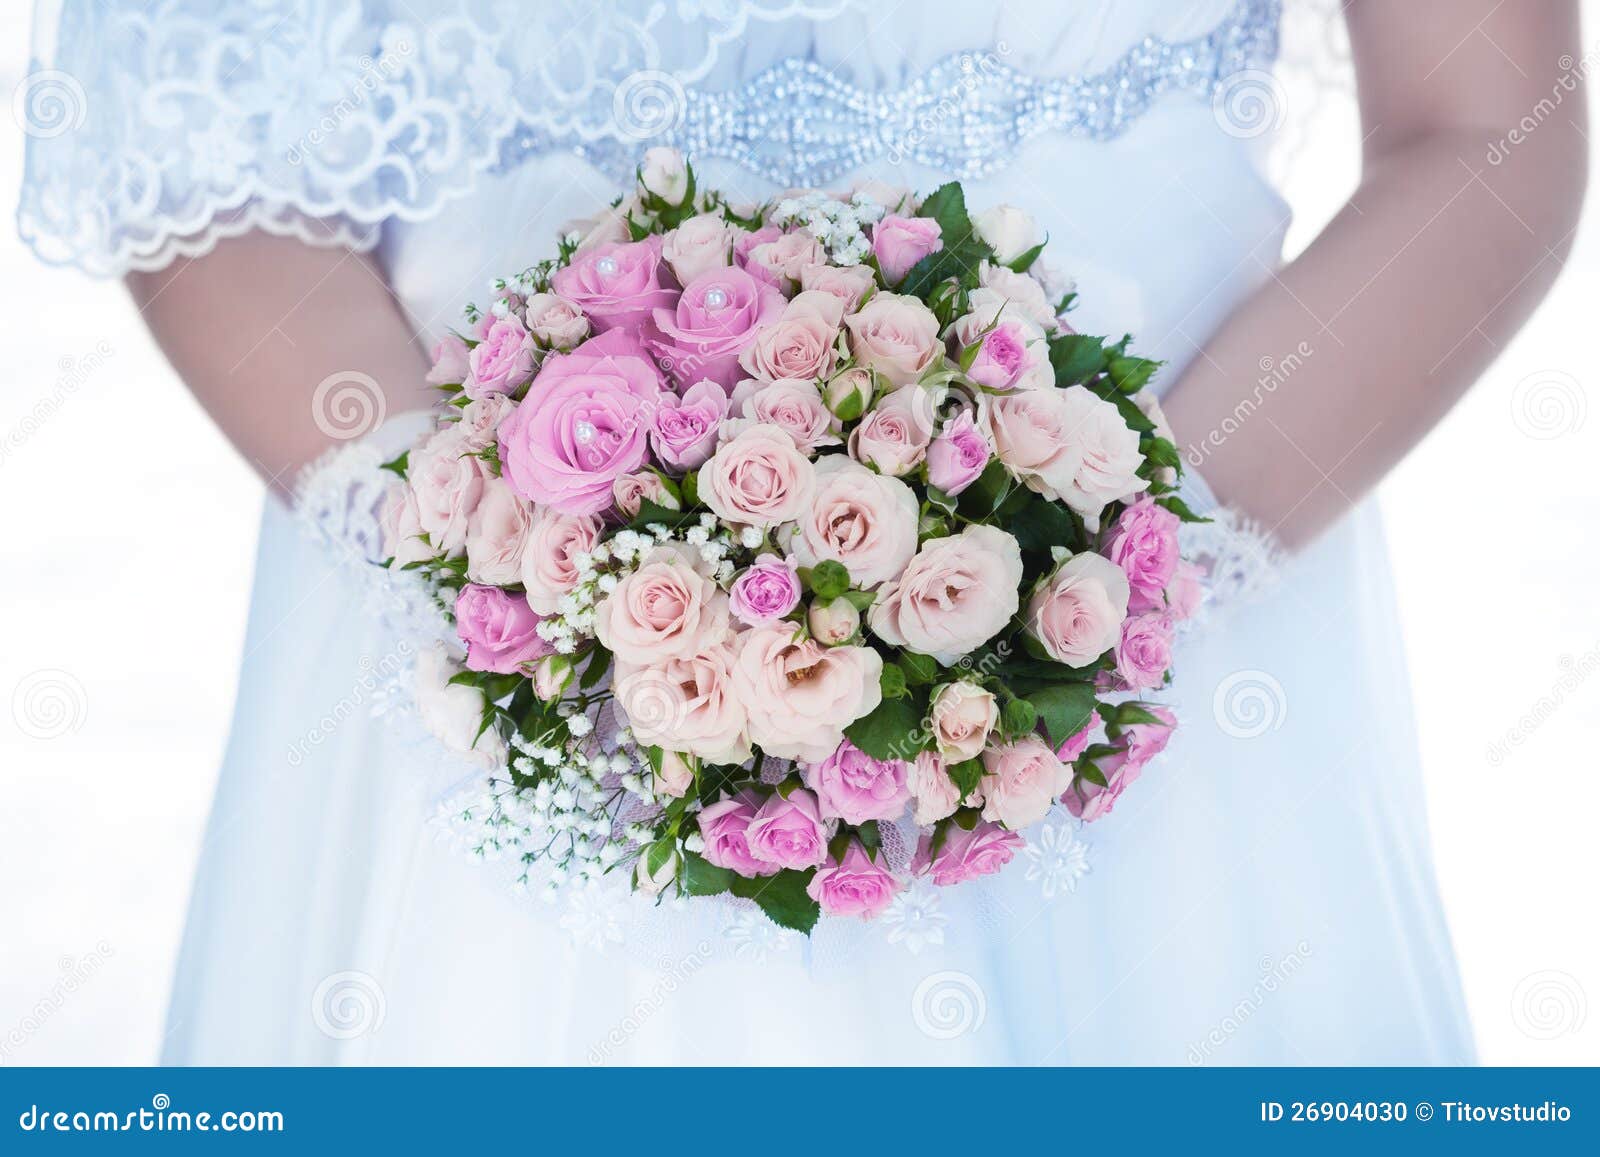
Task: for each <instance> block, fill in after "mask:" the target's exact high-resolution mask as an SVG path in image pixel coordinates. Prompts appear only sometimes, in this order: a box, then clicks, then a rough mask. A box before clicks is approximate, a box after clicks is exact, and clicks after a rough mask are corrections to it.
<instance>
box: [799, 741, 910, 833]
mask: <svg viewBox="0 0 1600 1157" xmlns="http://www.w3.org/2000/svg"><path fill="white" fill-rule="evenodd" d="M908 771H909V768H908V766H907V765H906V763H905V761H903V760H899V759H874V758H873V757H872V756H870V755H868V754H867V753H866V752H864V751H862V750H861V749H860V748H859V747H857V746H856V745H855V744H853V743H851V742H850V741H849V740H848V739H846V740H845V741H844V742H842V743H841V744H839V746H838V747H837V748H835V749H834V751H833V754H832V755H830V756H828V758H827V759H824V760H823V761H822V762H820V763H808V764H805V765H804V768H803V774H804V777H805V781H806V786H807V787H809V788H810V789H811V790H812V791H814V792H816V793H817V806H818V807H820V808H821V809H822V815H823V818H825V819H837V820H843V821H844V822H845V823H847V824H864V823H866V822H867V821H868V820H897V819H899V818H900V817H901V815H903V814H904V813H905V810H906V805H907V804H908V803H910V802H911V789H910V788H909V787H907V786H906V774H907V772H908Z"/></svg>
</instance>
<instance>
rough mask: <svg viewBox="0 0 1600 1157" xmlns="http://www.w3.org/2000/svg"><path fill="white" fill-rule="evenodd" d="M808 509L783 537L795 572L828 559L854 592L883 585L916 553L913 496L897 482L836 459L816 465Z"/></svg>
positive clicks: (841, 457)
mask: <svg viewBox="0 0 1600 1157" xmlns="http://www.w3.org/2000/svg"><path fill="white" fill-rule="evenodd" d="M816 479H817V485H816V490H815V492H814V493H813V495H812V498H811V505H810V506H808V507H807V508H806V509H805V511H804V512H803V513H802V514H801V516H800V519H799V521H798V522H796V524H795V527H794V530H793V531H792V532H791V533H790V534H789V536H788V542H787V546H788V549H789V551H790V553H791V554H793V556H794V558H795V560H796V561H798V562H799V563H800V565H801V566H816V565H817V564H818V563H819V562H823V561H824V560H828V559H831V560H833V561H834V562H836V563H839V564H840V565H841V566H843V567H844V568H845V569H846V570H847V571H849V572H850V580H851V581H852V582H853V583H854V584H855V585H856V586H858V587H862V588H871V587H875V586H877V585H878V584H879V583H885V582H888V581H889V580H890V579H893V578H896V577H898V576H899V574H900V572H901V571H903V570H905V568H906V564H907V563H909V562H910V561H911V557H912V556H913V555H914V554H916V553H917V514H918V510H917V496H916V495H915V494H914V493H913V492H912V490H911V487H909V486H907V485H906V484H905V483H904V482H902V481H900V480H899V479H898V478H888V477H885V476H884V475H882V474H874V473H873V472H872V471H871V470H868V469H867V468H866V467H865V466H863V465H861V463H859V462H856V461H854V460H853V459H850V458H846V457H845V456H844V455H842V454H830V455H828V456H827V457H825V458H823V459H821V460H820V461H819V462H818V463H817V465H816Z"/></svg>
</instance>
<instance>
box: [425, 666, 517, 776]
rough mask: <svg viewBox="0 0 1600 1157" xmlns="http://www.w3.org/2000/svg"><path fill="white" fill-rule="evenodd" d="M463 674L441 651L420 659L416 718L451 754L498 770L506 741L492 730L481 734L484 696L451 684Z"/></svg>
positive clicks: (504, 759) (501, 763)
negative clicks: (456, 677)
mask: <svg viewBox="0 0 1600 1157" xmlns="http://www.w3.org/2000/svg"><path fill="white" fill-rule="evenodd" d="M462 670H463V668H462V667H461V666H460V665H459V664H458V663H455V662H453V661H452V660H451V659H450V657H449V656H448V655H446V654H445V652H444V648H442V647H432V648H429V649H428V650H425V651H423V652H421V653H420V654H419V655H417V661H416V669H415V684H414V688H415V695H416V702H417V715H418V717H419V718H420V719H421V720H422V726H423V727H425V728H426V729H427V730H428V732H429V734H431V735H432V736H433V737H434V738H436V739H438V740H439V742H440V743H442V744H444V745H445V746H446V747H447V748H449V749H450V750H451V751H453V752H455V753H456V754H457V755H461V756H465V757H466V758H468V759H470V760H472V762H474V763H476V764H479V765H481V766H483V767H486V768H489V769H490V770H499V769H500V768H502V767H504V766H505V762H506V754H507V753H506V745H505V741H504V740H503V739H501V738H500V733H499V732H498V731H496V730H495V729H494V728H492V727H491V728H489V729H488V730H487V731H485V732H484V733H483V734H482V735H479V734H478V729H479V728H480V727H481V726H482V724H483V692H482V691H479V690H478V689H477V688H476V687H467V686H463V685H462V684H459V683H451V682H450V680H451V679H452V678H454V677H455V676H456V675H459V674H460V673H461V671H462Z"/></svg>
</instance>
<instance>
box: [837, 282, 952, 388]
mask: <svg viewBox="0 0 1600 1157" xmlns="http://www.w3.org/2000/svg"><path fill="white" fill-rule="evenodd" d="M844 324H845V328H846V329H848V330H849V331H850V352H851V353H852V354H854V355H855V357H856V359H857V360H858V361H859V362H860V363H861V364H862V365H864V366H868V367H870V368H872V369H875V370H877V371H878V372H879V373H880V374H882V375H883V376H884V377H885V378H886V379H888V381H889V382H890V383H891V384H893V385H896V386H903V385H905V384H906V383H908V382H914V381H916V380H917V378H918V377H919V376H920V375H921V374H922V372H923V371H924V370H926V369H927V368H928V367H929V366H930V365H933V364H934V363H935V362H937V361H938V359H939V357H940V356H941V354H942V352H943V349H944V346H943V344H942V343H941V342H940V341H939V319H938V318H936V317H935V316H934V315H933V311H932V310H931V309H929V308H928V307H927V306H926V305H924V304H922V302H921V301H920V300H919V299H917V298H915V297H910V296H907V295H905V294H899V293H879V294H876V295H874V297H873V298H872V300H870V301H868V302H867V304H866V305H864V306H862V307H861V308H860V309H859V310H858V311H857V312H855V313H853V314H851V315H850V316H849V317H847V318H845V322H844Z"/></svg>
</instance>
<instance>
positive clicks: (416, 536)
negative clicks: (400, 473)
mask: <svg viewBox="0 0 1600 1157" xmlns="http://www.w3.org/2000/svg"><path fill="white" fill-rule="evenodd" d="M378 528H379V530H380V531H381V532H382V534H383V547H382V550H383V555H384V557H385V558H387V559H389V560H390V563H389V565H390V566H391V567H392V568H393V569H395V570H400V569H402V568H403V567H405V566H406V565H407V564H408V563H413V562H422V561H424V560H425V559H430V558H432V557H433V556H434V552H433V548H432V547H430V546H429V545H428V544H427V543H426V542H424V541H423V538H422V534H423V531H422V521H421V519H420V518H419V517H418V514H417V495H416V491H414V490H412V489H411V487H410V486H408V485H406V483H404V482H402V481H398V480H397V481H395V482H394V483H393V484H391V485H390V487H389V489H388V490H387V491H386V492H385V494H384V496H383V511H382V513H381V514H380V515H379V519H378Z"/></svg>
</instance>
